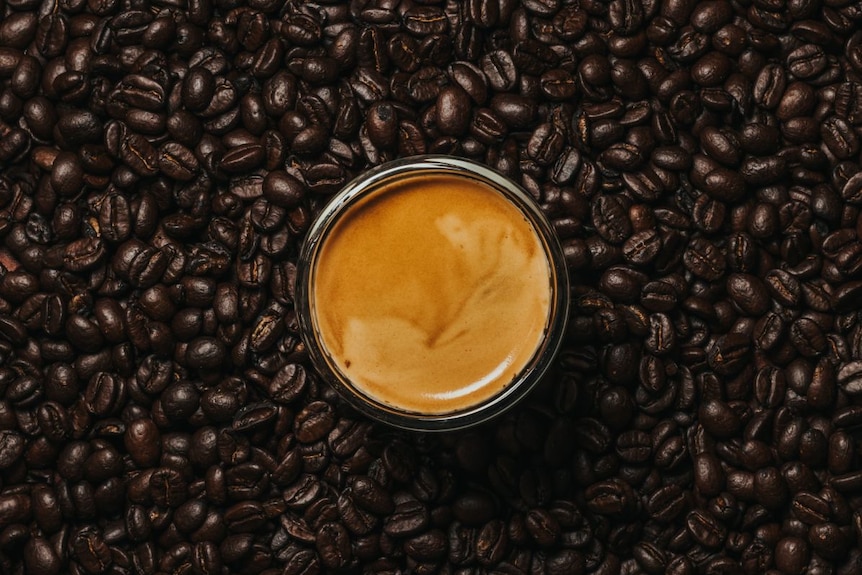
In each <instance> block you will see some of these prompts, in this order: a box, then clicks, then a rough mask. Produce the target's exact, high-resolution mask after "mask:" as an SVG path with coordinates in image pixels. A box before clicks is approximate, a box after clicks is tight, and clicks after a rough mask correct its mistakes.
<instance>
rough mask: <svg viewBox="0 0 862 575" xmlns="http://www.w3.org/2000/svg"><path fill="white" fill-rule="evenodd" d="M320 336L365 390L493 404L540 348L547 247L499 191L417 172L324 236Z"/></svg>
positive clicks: (403, 400) (369, 199)
mask: <svg viewBox="0 0 862 575" xmlns="http://www.w3.org/2000/svg"><path fill="white" fill-rule="evenodd" d="M317 262H318V263H317V266H316V270H315V275H314V278H313V280H314V281H313V284H312V285H313V287H312V290H311V297H312V309H313V315H314V319H315V323H316V329H317V332H318V337H319V339H320V341H321V343H322V345H323V347H324V349H325V350H326V352H327V353H328V354H329V355H330V357H331V358H332V359H333V361H334V362H335V364H336V365H337V367H338V369H339V370H340V371H341V372H342V373H343V374H344V375H345V376H346V377H348V378H349V379H350V381H351V382H352V383H353V384H354V385H355V386H356V387H357V388H358V389H359V390H360V391H362V392H363V393H365V394H367V395H368V396H371V397H372V398H374V399H376V400H378V401H380V402H382V403H384V404H387V405H391V406H393V407H395V408H397V409H400V410H404V411H411V412H416V413H423V414H445V413H450V412H453V411H458V410H463V409H466V408H469V407H471V406H474V405H477V404H479V403H481V402H482V401H484V400H487V399H489V398H491V397H493V396H494V395H496V394H497V393H499V392H500V391H501V390H502V389H503V388H505V387H506V386H507V385H508V384H509V383H511V382H512V380H513V379H514V378H515V377H516V376H517V375H518V374H519V373H520V372H521V371H522V370H523V369H524V367H525V366H526V365H527V364H528V363H529V362H530V360H531V359H532V358H533V356H534V354H535V353H536V350H537V349H538V348H539V346H540V345H541V343H542V340H543V338H544V336H545V331H546V327H547V324H548V319H549V315H550V306H551V301H552V298H553V294H552V286H551V268H550V264H549V258H548V256H547V252H546V249H545V247H544V244H543V242H542V240H541V238H540V236H539V234H538V233H537V232H536V230H535V229H534V227H533V225H532V224H531V223H530V222H529V221H528V220H527V218H526V217H525V216H524V214H523V213H522V212H521V210H520V209H519V208H518V207H517V206H515V205H514V204H513V203H512V202H511V201H510V200H508V199H507V198H506V197H505V196H503V195H502V194H501V193H500V192H498V191H497V190H495V189H494V188H492V187H490V186H488V185H485V184H483V183H481V182H478V181H474V180H471V179H467V178H464V177H459V176H456V175H449V174H442V175H437V174H432V175H427V174H426V175H420V176H411V177H406V178H403V179H399V180H398V181H396V182H393V183H389V184H386V185H385V186H383V187H381V188H380V189H379V190H377V191H375V192H372V194H371V195H369V196H366V197H364V198H362V199H361V200H359V201H357V202H356V203H355V204H354V205H353V206H351V207H349V208H348V211H347V212H346V213H344V214H343V215H342V217H341V218H340V219H339V220H338V222H336V224H335V225H334V226H333V228H332V229H331V230H330V233H329V234H328V235H327V236H326V237H325V239H324V240H323V243H322V245H321V246H320V253H319V254H318V259H317Z"/></svg>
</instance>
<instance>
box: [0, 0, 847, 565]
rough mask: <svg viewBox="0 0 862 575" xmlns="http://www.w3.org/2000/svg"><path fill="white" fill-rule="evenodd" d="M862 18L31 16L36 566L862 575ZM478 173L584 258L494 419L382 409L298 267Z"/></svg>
mask: <svg viewBox="0 0 862 575" xmlns="http://www.w3.org/2000/svg"><path fill="white" fill-rule="evenodd" d="M860 27H862V3H860V2H858V1H857V0H706V1H702V2H695V1H694V0H665V1H664V2H658V1H657V0H610V1H599V0H521V1H520V2H519V1H517V0H465V1H461V0H351V1H350V2H334V1H332V2H330V1H329V0H288V1H285V0H247V1H246V2H240V1H239V0H0V264H2V265H0V398H2V400H0V573H4V574H11V575H18V574H23V573H26V574H28V575H57V574H61V573H62V574H67V573H68V574H71V575H98V574H112V575H120V574H134V575H144V574H148V575H149V574H153V573H157V574H177V575H221V574H232V575H233V574H237V575H252V574H259V573H262V574H265V575H300V574H302V575H315V574H317V573H373V574H392V575H395V574H398V573H401V574H406V573H415V574H432V573H439V574H446V575H468V574H492V573H493V574H505V575H517V574H531V575H533V574H536V575H538V574H547V575H556V574H571V575H580V574H584V573H601V574H611V573H624V574H635V573H646V574H649V575H659V574H662V573H667V574H670V575H689V574H695V573H698V574H700V573H702V574H710V575H713V574H714V575H717V574H730V573H745V574H762V573H784V574H788V575H801V574H803V573H808V574H812V575H813V574H832V573H834V574H850V573H859V572H860V571H862V465H860V450H862V443H860V440H862V316H860V306H862V242H860V234H862V210H860V207H862V175H860V174H859V170H860V138H862V31H860ZM421 153H446V154H454V155H458V156H465V157H469V158H474V159H477V160H479V161H481V162H484V163H486V164H487V165H490V166H492V167H494V168H496V169H497V170H499V171H500V172H502V173H504V174H507V175H508V176H510V177H512V178H513V179H515V180H516V181H518V182H520V183H521V184H522V185H523V186H524V187H525V188H526V189H527V190H528V191H529V192H530V193H531V194H533V195H534V196H535V198H536V199H537V200H538V201H539V203H540V204H541V205H542V207H543V209H544V211H545V212H546V213H547V215H548V217H549V218H550V219H551V221H552V222H553V225H554V227H555V228H556V231H557V232H558V234H559V236H560V238H561V240H562V242H563V244H564V247H565V253H566V258H567V262H568V265H569V268H570V272H571V277H572V278H573V283H574V285H575V287H574V289H573V293H572V302H573V306H572V307H573V312H572V314H571V318H570V322H569V324H570V329H569V335H568V338H567V340H566V343H565V345H564V349H563V350H562V352H561V354H560V355H559V358H558V360H557V362H556V364H555V367H554V371H553V373H552V374H551V375H550V376H549V377H548V378H547V380H546V381H545V382H544V383H543V384H542V386H541V388H540V389H538V390H537V391H536V392H535V393H534V394H533V395H532V396H531V397H530V398H529V400H528V401H527V402H525V403H524V404H522V405H521V406H519V407H518V408H516V409H515V410H513V411H512V412H510V413H509V414H507V415H505V416H504V417H502V418H501V419H499V420H497V421H496V422H494V423H492V424H488V425H485V426H483V427H480V428H478V429H475V430H472V431H469V432H463V433H457V434H451V435H419V434H410V433H402V432H398V431H394V430H391V429H388V428H386V427H384V426H379V425H375V424H372V423H371V422H369V421H367V420H365V419H363V418H362V417H360V416H358V415H357V414H355V413H354V412H351V411H350V410H349V409H347V408H346V407H345V406H344V405H343V404H342V403H341V402H340V401H339V400H338V399H337V397H335V395H334V393H333V392H332V390H331V389H330V388H329V387H328V386H327V385H326V384H325V383H323V382H322V381H321V380H320V377H319V376H318V374H316V373H315V371H314V369H313V368H312V367H311V366H310V364H309V362H308V357H307V353H306V351H305V348H304V346H303V343H302V342H301V341H300V339H299V337H298V330H297V321H296V316H295V312H294V305H293V294H294V291H293V290H294V282H295V261H296V253H297V248H298V245H299V244H300V242H301V241H302V238H303V235H304V232H305V231H306V229H307V228H308V225H309V222H310V221H311V219H312V218H313V217H314V215H315V214H316V213H317V212H318V211H319V209H320V207H321V206H322V205H323V204H324V203H325V202H326V200H327V198H328V197H330V195H331V194H332V193H333V192H335V191H337V190H338V189H339V188H340V187H341V186H342V185H343V184H344V183H345V182H347V181H348V180H349V179H350V178H352V177H353V176H355V175H357V174H360V173H362V171H363V170H365V169H367V168H368V167H369V166H373V165H376V164H379V163H381V162H384V161H386V160H390V159H393V158H396V157H403V156H408V155H413V154H421Z"/></svg>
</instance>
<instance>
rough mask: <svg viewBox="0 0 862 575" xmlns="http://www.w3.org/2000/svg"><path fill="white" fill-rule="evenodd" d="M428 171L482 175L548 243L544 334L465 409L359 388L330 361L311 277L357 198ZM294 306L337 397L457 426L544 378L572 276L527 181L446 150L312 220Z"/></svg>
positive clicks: (367, 183) (372, 409)
mask: <svg viewBox="0 0 862 575" xmlns="http://www.w3.org/2000/svg"><path fill="white" fill-rule="evenodd" d="M422 172H438V173H449V174H453V175H456V176H465V177H470V178H473V179H476V180H479V181H481V182H483V183H485V184H487V185H489V186H490V187H492V188H493V189H494V190H496V191H498V192H499V193H501V194H502V195H503V196H504V197H506V198H507V199H508V200H509V201H510V202H511V203H512V204H513V205H514V206H515V207H516V208H518V210H519V211H520V212H522V213H523V214H524V216H525V217H526V218H527V219H528V221H529V223H530V224H531V226H532V227H533V229H534V230H535V232H536V234H537V235H538V237H539V239H540V241H541V243H542V245H543V246H544V248H545V255H546V256H547V259H548V267H549V271H550V274H551V280H550V283H551V289H552V294H551V301H550V302H549V310H548V317H547V323H546V327H545V334H544V337H543V338H542V341H541V343H540V344H539V345H538V346H537V347H536V349H535V350H534V352H533V355H532V357H531V359H530V360H529V362H528V363H527V364H526V365H525V366H524V368H523V369H522V370H521V371H520V372H519V374H518V375H517V376H516V377H515V378H514V379H513V380H512V381H511V382H510V383H509V384H507V385H506V386H505V387H504V388H503V389H502V390H500V391H499V392H498V393H496V394H494V395H493V396H492V397H490V398H488V399H486V400H484V401H481V402H479V403H477V404H475V405H471V406H469V407H467V408H464V409H461V410H457V411H453V412H448V413H439V414H425V413H418V412H413V411H408V410H403V409H398V408H397V407H395V406H392V405H388V404H385V403H383V402H381V401H379V400H377V399H375V398H373V397H371V396H370V395H368V394H366V393H364V392H363V391H362V390H361V389H359V388H358V387H357V386H355V385H353V384H352V382H351V381H350V378H349V377H347V376H346V375H345V374H343V373H342V372H341V371H340V370H339V369H338V367H337V366H336V365H335V362H334V360H332V359H331V357H330V354H329V353H328V352H327V351H326V349H325V346H324V345H323V344H322V342H321V341H320V338H319V336H318V330H317V326H316V324H315V319H314V310H313V309H312V297H311V291H312V289H311V288H312V281H313V279H314V272H315V269H316V265H317V263H318V258H317V255H318V254H319V252H320V248H321V246H322V244H323V242H324V240H325V239H326V237H327V234H328V232H329V231H331V230H332V229H333V227H334V225H335V223H336V222H337V221H339V219H340V217H341V215H342V214H344V213H345V212H347V211H348V209H349V208H350V207H351V206H352V205H353V204H354V203H355V202H357V201H358V200H359V199H361V198H363V197H365V196H367V195H368V194H371V193H373V192H374V191H376V190H378V189H379V188H380V187H381V186H382V185H383V184H385V183H387V182H389V181H391V180H392V179H394V178H399V177H405V176H409V175H414V174H418V173H422ZM295 308H296V311H297V317H298V321H299V327H300V332H301V334H302V339H303V341H304V342H305V346H306V348H307V350H308V354H309V356H310V358H311V361H312V363H313V364H314V366H315V368H316V369H317V371H318V372H319V374H320V375H321V376H322V377H324V378H325V379H326V381H327V382H328V383H329V384H331V385H332V386H333V387H334V388H335V390H336V391H337V392H338V394H339V395H340V396H341V397H342V398H343V399H344V400H346V401H347V402H348V403H349V404H350V405H351V406H352V407H354V408H355V409H357V410H358V411H359V412H361V413H363V414H364V415H367V416H369V417H371V418H373V419H376V420H378V421H381V422H383V423H386V424H389V425H392V426H394V427H398V428H401V429H407V430H412V431H453V430H458V429H463V428H466V427H472V426H474V425H478V424H480V423H483V422H485V421H488V420H489V419H491V418H494V417H496V416H497V415H499V414H501V413H503V412H504V411H506V410H508V409H509V408H511V407H513V406H514V405H515V404H516V403H518V402H519V400H520V399H521V398H523V397H524V396H525V395H527V394H528V393H529V392H530V391H531V390H532V389H533V388H534V387H535V386H536V385H537V384H538V383H539V381H540V380H541V378H542V376H543V375H544V374H545V373H546V372H547V370H548V368H549V367H550V366H551V363H552V361H553V359H554V356H555V355H556V353H557V351H558V350H559V348H560V346H561V345H562V340H563V334H564V333H565V326H566V322H567V319H568V308H569V277H568V270H567V268H566V263H565V257H564V255H563V249H562V246H561V244H560V241H559V239H558V237H557V234H556V233H555V232H554V229H553V227H552V226H551V224H550V222H549V221H548V219H547V218H546V217H545V215H544V213H543V212H542V211H541V209H540V208H539V205H538V204H537V203H536V201H535V200H534V199H533V197H532V196H530V194H529V193H527V191H526V190H524V189H523V188H522V187H521V186H519V185H518V184H516V183H515V182H513V181H512V180H510V179H509V178H507V177H505V176H504V175H502V174H500V173H499V172H497V171H495V170H493V169H491V168H489V167H487V166H485V165H483V164H479V163H477V162H474V161H472V160H468V159H465V158H458V157H455V156H446V155H421V156H411V157H408V158H402V159H398V160H393V161H391V162H387V163H384V164H381V165H379V166H376V167H374V168H372V169H370V170H368V171H367V172H365V173H363V174H361V175H359V176H357V177H356V178H354V179H353V180H351V181H350V182H349V183H348V184H347V185H346V186H344V187H343V188H342V189H341V190H340V191H339V192H337V193H336V194H335V195H334V196H333V197H332V198H331V199H330V200H329V202H327V204H326V205H325V206H324V207H323V209H322V210H321V212H320V213H319V214H318V216H317V217H316V218H315V219H314V221H313V222H312V224H311V226H310V227H309V229H308V231H307V232H306V236H305V238H304V240H303V243H302V246H301V248H300V253H299V259H298V262H297V269H296V290H295Z"/></svg>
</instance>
